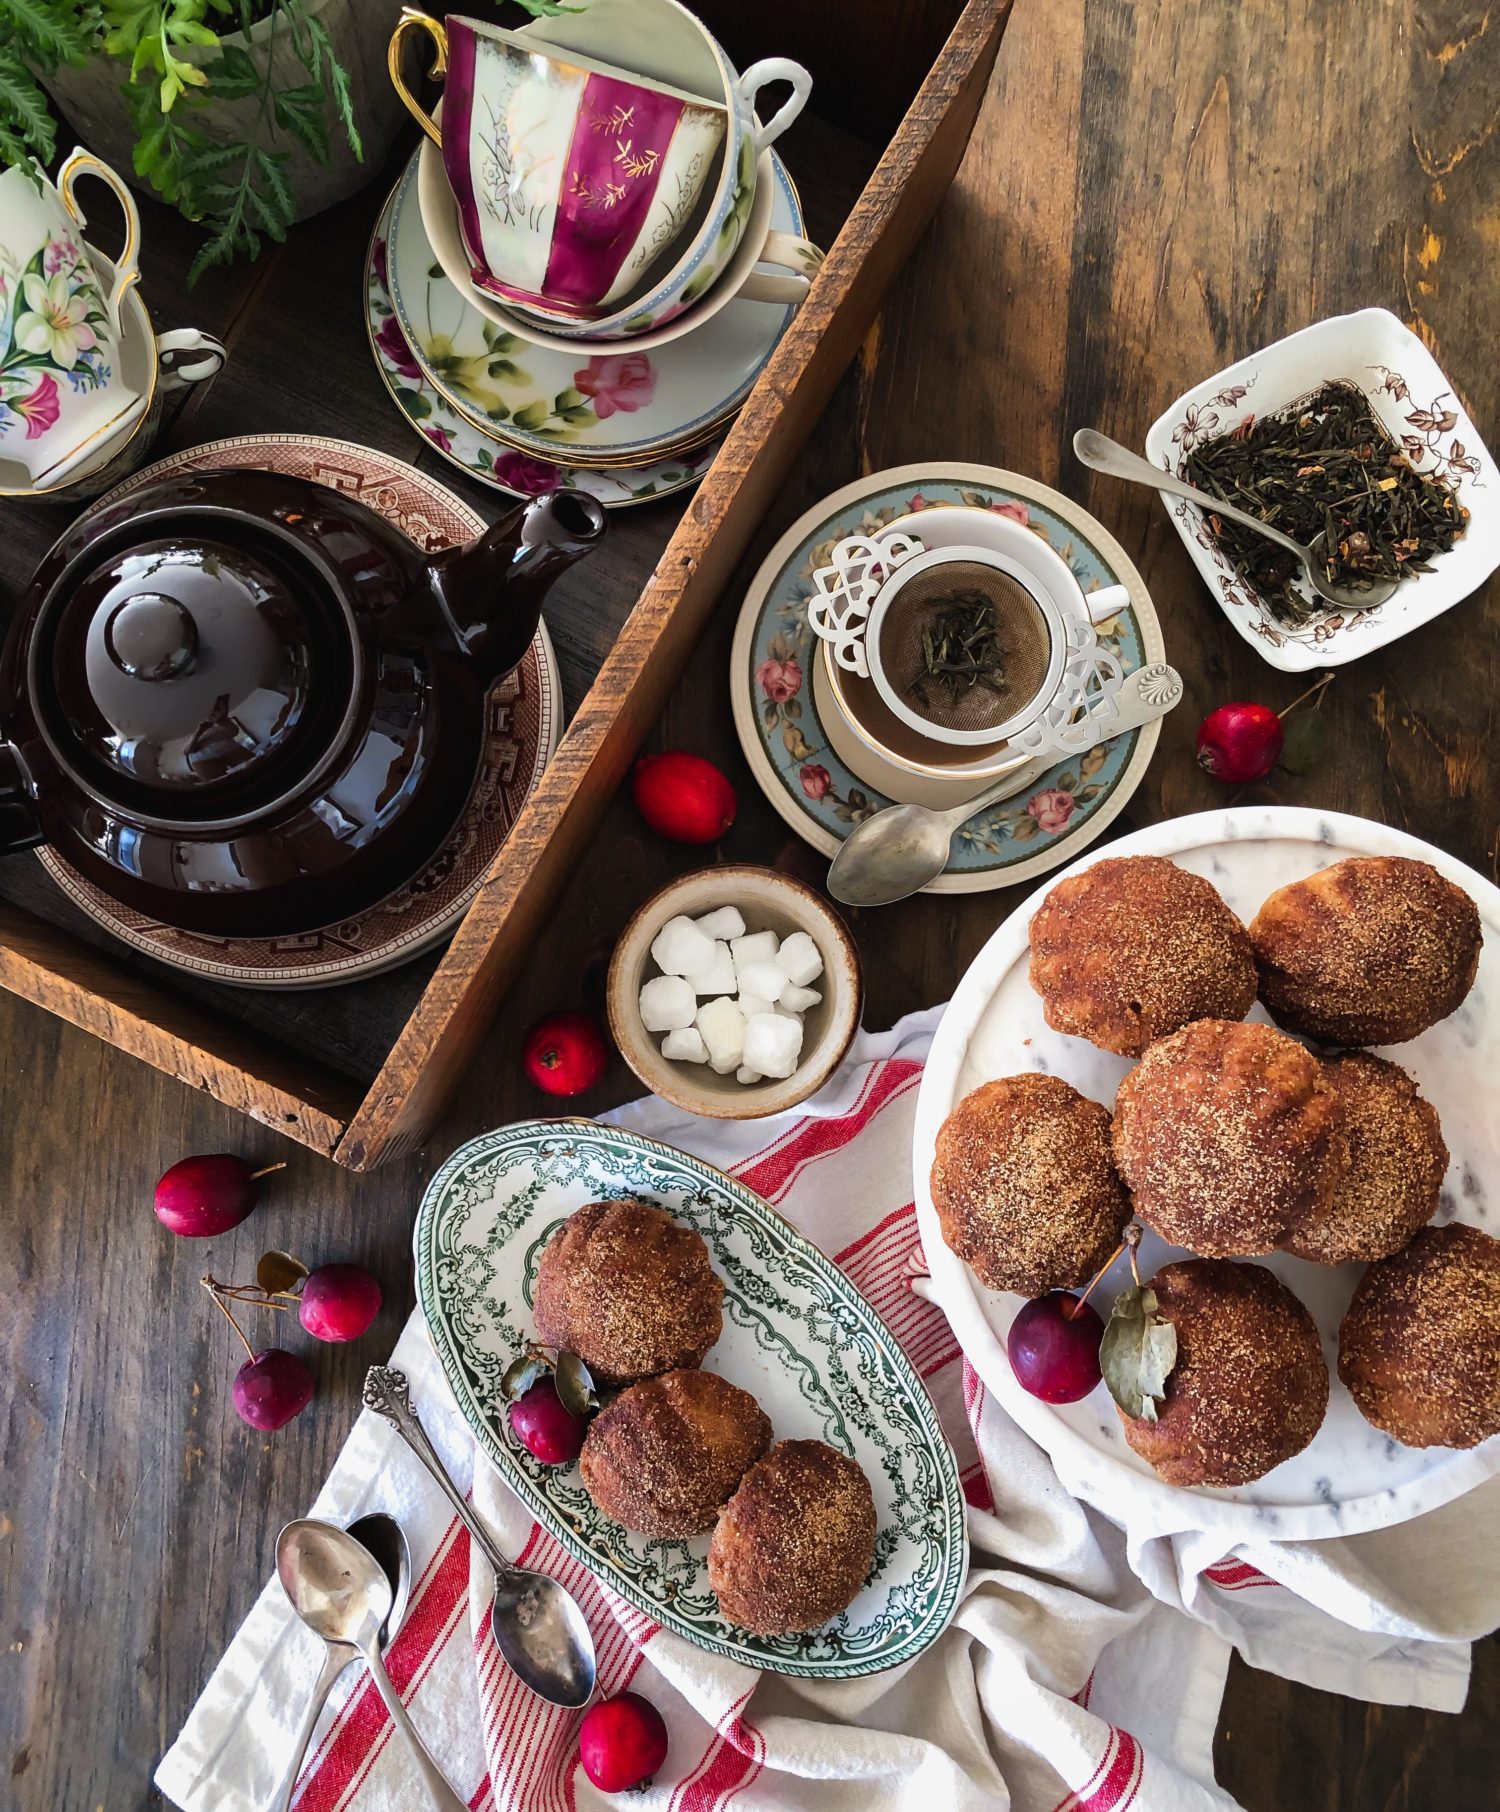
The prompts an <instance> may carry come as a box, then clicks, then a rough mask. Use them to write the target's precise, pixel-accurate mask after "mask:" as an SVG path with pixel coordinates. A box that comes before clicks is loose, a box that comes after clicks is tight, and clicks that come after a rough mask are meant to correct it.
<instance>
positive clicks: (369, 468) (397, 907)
mask: <svg viewBox="0 0 1500 1812" xmlns="http://www.w3.org/2000/svg"><path fill="white" fill-rule="evenodd" d="M231 465H243V466H249V467H261V468H271V469H274V470H277V471H283V472H290V473H292V474H294V475H296V476H300V477H304V478H310V479H313V480H314V481H316V482H317V483H319V484H328V485H334V486H336V487H337V488H338V489H340V490H342V491H345V492H347V493H348V494H349V495H351V496H354V497H359V498H362V499H363V500H364V501H365V502H367V503H368V504H369V505H370V506H371V508H373V509H378V510H379V511H380V512H381V514H382V515H384V516H386V517H387V518H388V519H389V520H390V521H391V522H393V523H395V524H396V526H397V527H398V528H400V529H402V530H403V531H404V532H405V533H406V534H408V535H410V536H411V537H412V539H413V540H419V541H423V542H430V543H432V544H433V545H435V546H436V545H442V544H444V543H456V542H461V541H466V540H469V539H471V538H472V537H473V536H474V535H476V534H477V533H479V531H480V530H481V529H482V528H483V526H484V523H483V519H482V518H481V517H480V516H479V515H478V514H477V512H475V511H474V510H471V509H470V508H469V507H468V505H467V504H464V503H462V502H460V501H459V499H458V498H457V497H455V496H454V495H453V493H452V492H451V491H449V490H448V489H447V488H446V487H445V486H443V485H441V484H439V483H438V482H437V481H436V480H435V479H432V478H429V477H428V476H427V475H426V474H425V473H422V472H418V471H417V470H416V469H415V468H414V467H412V466H409V465H406V464H405V463H404V462H403V461H401V460H398V459H392V458H391V457H390V456H389V455H388V454H385V453H377V452H375V451H374V450H373V449H371V448H369V447H359V446H355V445H353V444H352V443H350V442H347V441H337V440H325V439H323V438H321V437H318V436H314V435H299V434H256V435H244V436H242V437H240V438H238V439H235V440H224V441H214V442H211V443H210V444H209V445H207V446H201V447H194V448H192V449H191V450H189V451H188V452H185V453H179V454H175V455H173V456H172V458H170V459H169V460H165V461H162V462H161V464H160V465H159V466H158V467H157V468H156V470H157V471H161V470H165V469H168V468H170V469H172V470H178V471H192V470H194V469H195V468H197V467H199V466H213V467H216V468H220V469H222V468H224V467H226V466H231ZM136 482H141V480H137V481H136ZM561 730H562V690H561V686H560V683H559V677H558V671H557V660H556V656H555V655H554V654H553V652H552V644H551V641H550V639H549V638H548V635H547V630H546V626H545V624H543V625H541V626H540V627H539V628H538V630H537V634H536V639H535V640H534V641H533V642H532V644H531V647H530V649H529V650H528V652H527V654H526V657H525V658H524V659H523V661H522V662H521V665H520V666H519V667H518V668H517V669H516V671H515V672H514V673H513V674H512V675H510V677H509V678H508V679H506V680H505V681H503V682H502V683H501V684H500V685H498V686H496V687H494V688H493V689H492V690H491V692H490V695H489V699H488V704H487V714H486V727H485V741H484V749H483V753H482V756H481V760H480V766H479V770H478V773H477V774H476V776H475V780H474V785H473V789H472V791H471V793H470V795H469V799H468V803H467V804H466V805H465V807H464V809H463V813H462V815H461V816H460V818H459V821H458V823H457V825H456V826H455V827H454V830H453V833H452V835H451V836H450V837H449V838H448V840H447V841H446V842H445V843H444V845H443V847H442V848H441V849H440V850H439V851H438V853H437V854H436V855H435V856H434V857H433V859H432V861H431V862H429V863H428V864H427V866H426V867H425V868H424V869H423V870H422V872H421V873H420V874H418V875H416V876H415V877H413V879H412V880H411V881H409V882H408V883H407V884H406V886H404V887H402V888H400V889H399V890H398V891H397V892H396V893H394V894H392V895H390V896H389V897H388V898H386V899H384V900H381V901H379V902H378V903H377V904H376V905H375V906H373V907H371V908H370V909H369V910H368V911H367V912H364V913H362V914H360V915H358V916H357V917H355V918H350V919H346V920H344V921H343V922H341V923H340V924H337V925H330V926H327V927H325V928H324V929H323V930H320V931H315V932H310V933H307V934H305V935H301V936H297V937H290V938H256V937H241V938H218V937H206V936H202V935H199V934H195V933H190V932H184V931H179V930H177V929H176V928H175V927H173V926H171V925H163V924H161V923H159V922H157V921H156V920H153V919H150V918H148V917H146V916H145V915H143V914H141V913H136V912H132V911H130V910H129V908H127V907H124V906H122V905H120V903H119V902H118V901H116V900H112V899H111V898H110V897H109V895H108V894H106V893H104V892H103V891H102V890H101V889H99V888H97V887H94V886H92V885H90V883H89V882H88V881H87V880H85V879H84V877H83V876H82V875H80V874H79V873H78V872H77V870H76V869H73V868H71V867H70V866H69V865H68V864H67V863H66V862H65V861H63V860H62V859H61V858H60V857H59V856H58V855H57V854H56V853H55V852H54V851H52V850H50V849H41V850H38V852H37V854H38V857H39V858H40V860H41V863H42V865H43V867H44V868H45V869H46V870H47V872H48V874H49V875H50V876H51V877H52V879H53V880H54V881H55V882H56V883H57V885H58V886H59V887H60V888H61V889H62V890H63V892H64V893H66V894H67V895H68V897H69V898H70V899H71V900H72V902H73V903H74V905H75V906H77V907H79V908H80V910H82V911H83V912H85V913H87V914H88V916H89V917H90V918H91V919H93V920H94V922H95V923H96V924H98V925H101V926H102V927H103V928H104V929H105V930H106V931H108V932H110V933H111V935H112V936H114V937H117V938H119V939H121V940H122V941H123V942H125V943H127V944H129V945H131V946H132V947H133V948H134V949H136V950H138V951H140V952H141V953H142V954H143V955H146V956H151V957H154V958H155V959H156V960H157V961H158V962H162V963H167V964H169V965H170V966H171V967H172V968H175V969H181V970H183V971H184V972H186V973H188V974H190V975H197V976H201V977H204V978H206V979H208V980H211V981H218V982H225V983H228V984H229V985H231V986H242V987H257V988H329V987H335V986H341V985H342V984H344V983H346V982H352V981H361V980H364V979H365V978H367V977H369V976H371V975H375V974H378V973H380V972H382V971H384V970H386V969H391V968H394V967H396V966H397V965H398V964H400V963H404V962H409V961H410V960H411V959H412V958H414V957H416V956H420V955H421V954H422V953H423V951H425V950H428V949H430V948H431V947H432V945H433V944H435V943H438V942H440V941H441V939H442V938H444V937H446V936H447V935H449V934H450V933H451V932H452V931H453V930H454V928H455V927H456V926H457V924H458V922H459V920H460V919H462V917H463V915H464V913H465V912H466V911H467V910H468V907H469V904H470V902H471V901H472V900H473V898H474V895H475V894H476V893H477V892H478V891H479V887H480V884H481V882H482V881H483V879H484V877H485V874H486V873H487V872H488V870H489V868H490V865H491V863H492V862H493V861H494V859H495V857H496V856H497V855H498V854H499V853H500V850H501V849H502V847H503V846H504V843H505V839H506V836H507V835H508V833H509V831H510V827H511V825H512V824H514V822H515V820H516V818H517V816H518V815H519V813H520V810H521V807H522V806H523V805H524V804H525V803H526V800H527V798H528V797H529V796H530V793H531V789H532V788H533V787H534V786H535V785H536V783H537V781H538V780H539V779H540V778H541V774H542V770H543V769H544V768H545V767H546V765H547V763H548V761H550V760H551V758H552V752H553V750H554V749H555V748H556V747H557V739H558V737H559V735H560V734H561Z"/></svg>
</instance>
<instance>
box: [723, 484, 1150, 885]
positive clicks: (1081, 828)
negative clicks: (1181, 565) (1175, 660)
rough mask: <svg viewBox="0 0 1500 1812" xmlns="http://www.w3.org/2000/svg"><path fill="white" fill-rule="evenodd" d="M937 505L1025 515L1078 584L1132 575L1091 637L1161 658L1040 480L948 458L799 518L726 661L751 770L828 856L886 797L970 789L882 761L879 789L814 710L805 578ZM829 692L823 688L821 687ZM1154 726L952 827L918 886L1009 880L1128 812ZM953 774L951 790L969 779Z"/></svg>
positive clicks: (1053, 861) (1057, 857)
mask: <svg viewBox="0 0 1500 1812" xmlns="http://www.w3.org/2000/svg"><path fill="white" fill-rule="evenodd" d="M935 504H956V505H960V506H963V507H965V508H969V509H974V510H981V511H989V512H992V513H995V514H999V515H1002V516H1006V517H1009V518H1011V519H1012V520H1013V521H1015V522H1017V523H1021V524H1023V525H1024V526H1025V527H1027V528H1029V529H1030V530H1031V531H1032V533H1034V534H1035V535H1037V536H1038V537H1039V538H1041V539H1042V540H1044V541H1046V543H1047V544H1048V546H1049V547H1050V548H1051V549H1052V551H1053V552H1054V553H1055V554H1056V555H1057V556H1058V557H1059V558H1060V559H1061V560H1062V561H1063V563H1064V564H1065V565H1066V566H1067V567H1068V569H1069V570H1070V571H1071V572H1072V574H1073V576H1074V578H1075V579H1077V581H1078V583H1079V585H1080V586H1081V587H1082V589H1083V590H1084V591H1085V592H1088V591H1092V590H1094V589H1096V588H1098V587H1100V586H1105V585H1114V584H1122V585H1124V586H1126V587H1127V589H1128V591H1129V595H1130V603H1129V605H1128V606H1127V607H1126V608H1125V609H1123V610H1121V611H1120V613H1119V614H1118V615H1117V616H1116V617H1115V618H1113V619H1112V620H1111V621H1110V622H1108V623H1104V624H1101V625H1100V628H1099V646H1100V648H1101V649H1102V650H1104V651H1105V652H1106V653H1108V654H1110V655H1111V656H1113V658H1114V659H1115V660H1117V661H1118V662H1119V665H1120V667H1121V669H1122V671H1123V672H1124V673H1127V674H1128V673H1131V672H1133V671H1134V670H1135V669H1136V668H1137V667H1141V666H1144V665H1146V664H1147V663H1149V662H1153V661H1160V660H1162V659H1163V658H1164V650H1163V645H1162V638H1161V629H1160V626H1159V625H1158V623H1157V620H1156V612H1155V611H1154V610H1153V608H1152V606H1151V600H1150V596H1149V594H1148V593H1147V591H1146V587H1145V583H1144V581H1143V580H1142V579H1141V576H1140V574H1139V573H1138V572H1137V571H1136V570H1135V568H1134V566H1133V565H1132V564H1131V563H1130V561H1129V559H1128V558H1127V557H1126V555H1125V552H1124V549H1123V548H1121V547H1120V546H1119V544H1118V543H1117V542H1116V541H1115V540H1114V539H1113V537H1112V536H1110V535H1109V534H1108V533H1106V531H1105V530H1104V529H1103V528H1102V527H1101V526H1100V525H1099V524H1098V523H1097V522H1096V521H1095V520H1094V519H1093V517H1091V516H1090V515H1089V514H1088V513H1087V512H1086V511H1085V510H1083V509H1081V508H1080V507H1079V506H1078V505H1077V504H1075V503H1073V502H1071V501H1070V500H1069V499H1068V498H1066V497H1064V496H1062V495H1061V494H1060V493H1059V492H1057V491H1054V490H1051V489H1050V488H1049V487H1048V486H1046V485H1043V484H1039V483H1037V482H1035V481H1034V480H1032V479H1028V478H1022V477H1020V476H1018V475H1017V474H1015V473H1010V472H1003V471H999V470H997V469H995V468H994V467H990V466H971V465H952V464H944V465H930V464H921V465H912V466H900V467H895V468H893V469H891V470H889V471H885V472H875V473H872V474H871V475H870V476H869V477H867V478H862V479H860V480H858V481H857V482H856V483H854V484H852V485H846V486H845V487H844V489H843V490H841V491H836V492H835V493H834V494H833V495H832V496H831V497H827V498H825V499H824V500H823V501H822V502H821V503H819V504H817V505H816V506H815V507H814V508H813V509H811V510H809V511H808V512H807V513H806V514H805V515H804V516H802V517H801V518H800V519H799V520H798V521H797V522H795V523H794V524H793V525H792V527H791V528H790V529H788V531H787V532H786V534H785V535H783V536H782V538H781V540H780V541H778V542H777V544H776V546H775V547H774V548H772V550H771V552H770V553H769V554H768V555H767V557H766V559H765V561H764V562H763V563H762V565H761V568H760V570H759V571H758V572H757V573H756V575H755V577H754V579H753V580H752V581H751V584H750V588H749V590H748V592H747V593H746V596H745V601H744V604H743V606H742V607H741V611H740V617H739V623H738V626H737V628H736V631H735V639H734V650H733V653H732V655H731V660H730V692H731V700H732V704H733V708H734V719H735V727H736V729H737V730H738V732H739V737H740V743H741V746H742V747H743V748H744V751H745V755H746V758H747V759H748V761H749V763H750V767H751V771H752V772H753V773H754V775H755V777H756V779H757V781H758V782H759V783H760V785H761V787H762V789H763V790H764V792H765V793H766V796H767V797H768V798H769V799H770V801H771V803H772V805H774V806H775V807H776V809H777V811H778V812H779V813H780V814H781V816H782V817H783V818H784V819H785V820H786V821H787V823H788V824H790V825H791V827H792V828H793V829H794V830H795V831H796V832H797V833H798V834H799V835H800V836H802V837H804V838H805V839H806V840H807V841H808V842H809V843H811V844H812V845H813V847H814V848H815V849H819V850H821V851H822V852H823V853H824V854H825V855H828V856H833V855H835V854H837V852H838V848H839V845H840V844H841V843H842V842H843V840H844V838H845V837H846V836H847V835H848V834H849V831H850V830H851V828H852V827H853V826H854V825H856V824H858V823H860V822H861V821H862V820H863V819H865V818H868V817H870V816H871V815H872V814H873V813H875V812H877V811H879V810H881V809H882V807H884V806H887V805H891V804H894V803H897V802H898V800H899V801H905V800H908V799H910V800H915V801H917V802H919V803H924V804H930V803H957V802H958V800H959V799H962V798H963V797H965V796H966V795H965V793H964V792H963V791H962V790H960V791H959V792H958V793H957V795H956V797H953V798H950V797H948V796H947V795H946V794H943V795H941V796H940V797H937V796H932V795H931V794H930V790H929V789H928V787H927V784H926V783H924V782H923V781H921V780H919V779H917V778H916V777H911V778H910V779H907V778H906V777H904V776H902V775H900V774H899V773H898V771H897V770H896V769H895V768H894V767H891V766H890V765H889V764H884V765H883V766H882V768H881V769H880V777H881V778H882V779H883V780H885V781H886V782H887V784H888V785H889V786H890V787H891V788H892V790H891V791H886V790H884V789H882V788H881V787H879V786H877V785H875V784H874V783H873V782H872V781H870V780H862V779H861V778H860V776H859V774H858V773H857V772H856V771H855V768H854V766H852V765H851V763H850V761H849V760H847V759H845V758H843V757H841V756H840V755H839V754H838V753H837V752H836V750H835V748H834V746H833V743H832V740H831V738H830V737H829V734H828V731H827V729H826V728H825V725H824V722H823V720H822V717H821V715H820V700H819V694H818V690H817V689H816V687H815V685H814V676H815V674H816V672H817V670H818V668H819V667H820V666H821V661H820V659H819V658H818V653H817V650H818V642H817V638H816V637H815V636H814V634H813V632H812V629H811V628H810V627H809V625H808V621H807V605H808V601H809V599H810V598H811V597H812V596H813V594H814V591H815V585H814V579H813V575H814V573H815V572H816V571H817V570H818V568H819V567H821V566H824V565H826V564H827V561H828V558H829V555H830V553H831V551H832V549H833V547H834V545H835V544H836V543H837V542H839V541H841V540H843V539H845V538H846V537H848V536H850V535H855V534H861V535H870V534H873V533H876V532H877V531H879V530H880V529H882V528H884V527H885V526H886V525H887V524H889V523H893V522H896V521H898V520H900V519H901V518H904V517H908V516H915V517H916V520H917V525H918V531H919V527H920V513H921V511H922V510H923V509H926V508H929V507H931V506H932V505H935ZM908 526H909V525H908ZM827 696H828V695H827V693H826V691H825V692H824V693H823V699H824V700H826V699H827ZM1159 734H1160V724H1159V722H1153V723H1151V724H1148V725H1146V726H1145V727H1144V728H1143V729H1140V730H1132V731H1129V732H1127V733H1126V734H1125V735H1123V736H1120V737H1117V738H1116V739H1115V740H1114V741H1113V742H1109V743H1104V744H1100V745H1099V746H1098V747H1096V748H1093V749H1089V750H1086V751H1085V752H1084V753H1083V754H1082V755H1081V756H1079V757H1076V758H1072V759H1069V760H1065V761H1059V762H1058V763H1056V764H1055V765H1054V766H1053V767H1052V768H1051V769H1050V770H1049V771H1048V772H1047V773H1046V774H1045V775H1043V776H1042V778H1041V779H1040V780H1039V781H1038V782H1037V783H1036V785H1035V786H1033V787H1031V788H1030V789H1028V790H1027V792H1026V793H1025V795H1024V796H1018V797H1016V798H1014V799H1007V800H1003V801H1002V802H1001V803H1000V804H998V805H996V806H994V807H992V808H991V809H990V810H988V811H986V812H983V813H981V814H980V815H979V816H978V817H976V818H973V819H971V820H970V821H969V823H967V824H966V825H964V826H963V828H962V829H961V830H960V831H959V832H958V834H957V835H956V836H955V837H954V840H953V854H952V858H951V860H950V862H949V865H948V869H947V871H946V873H944V874H943V875H941V876H940V877H939V878H938V879H937V880H936V881H934V882H933V883H932V884H931V887H930V888H928V889H927V890H926V891H928V892H932V893H976V892H982V891H985V890H987V889H990V888H996V887H1009V886H1012V885H1013V884H1014V883H1016V882H1017V881H1024V880H1027V879H1029V878H1030V877H1031V876H1034V875H1039V874H1044V873H1045V872H1046V871H1047V870H1048V869H1050V868H1055V867H1056V866H1057V865H1058V864H1059V863H1061V862H1065V861H1067V860H1068V859H1069V858H1070V857H1071V856H1073V855H1076V854H1077V853H1078V851H1079V850H1081V849H1082V848H1084V846H1085V845H1086V844H1088V843H1090V842H1092V841H1093V839H1094V838H1095V837H1097V836H1098V835H1099V834H1100V832H1101V831H1103V830H1104V829H1105V827H1106V826H1107V825H1108V824H1109V823H1110V822H1111V821H1112V820H1113V819H1114V818H1115V817H1117V816H1118V814H1119V813H1120V812H1121V811H1122V810H1123V809H1124V807H1125V805H1126V803H1127V802H1128V800H1129V798H1130V796H1131V794H1132V793H1133V792H1134V791H1135V789H1136V787H1137V786H1139V784H1140V782H1141V778H1142V776H1143V775H1144V773H1145V771H1146V766H1147V763H1148V762H1149V761H1150V759H1151V755H1152V752H1153V750H1154V749H1155V747H1156V742H1157V738H1158V736H1159ZM846 746H847V745H846ZM850 753H851V754H852V753H853V751H852V750H851V751H850ZM860 765H864V764H863V763H861V764H860ZM952 784H953V783H951V782H949V781H947V780H946V779H945V780H944V781H943V782H941V786H942V787H948V788H951V786H952ZM957 784H958V786H959V787H960V789H961V788H962V786H963V784H964V783H963V782H962V780H961V779H960V780H959V781H958V783H957ZM982 784H983V783H982V782H979V783H975V784H974V785H973V786H972V787H971V788H970V789H969V790H970V791H978V790H979V787H980V785H982ZM898 785H899V792H898V791H896V790H895V789H896V788H897V787H898Z"/></svg>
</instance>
